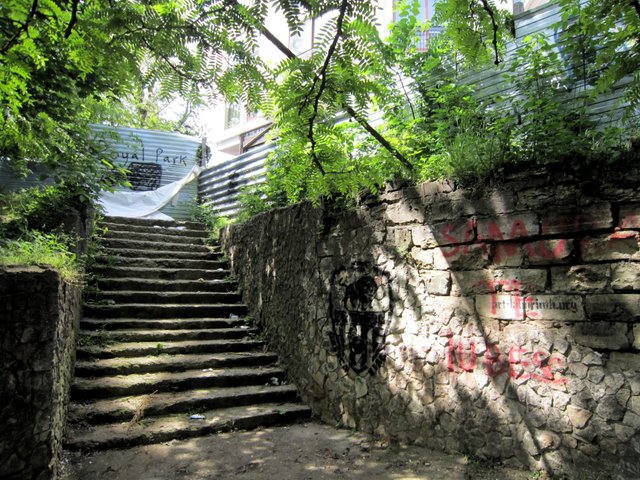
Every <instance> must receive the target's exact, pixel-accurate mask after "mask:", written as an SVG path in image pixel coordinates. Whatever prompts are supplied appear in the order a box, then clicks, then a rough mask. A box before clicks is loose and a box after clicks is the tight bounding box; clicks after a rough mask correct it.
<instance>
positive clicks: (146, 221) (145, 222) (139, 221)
mask: <svg viewBox="0 0 640 480" xmlns="http://www.w3.org/2000/svg"><path fill="white" fill-rule="evenodd" d="M102 222H106V223H112V224H120V225H140V226H145V227H153V226H156V225H157V226H160V227H167V228H175V227H185V228H189V229H192V230H202V229H203V227H202V224H200V223H198V222H189V221H185V222H183V221H176V220H155V219H150V218H129V217H115V216H113V217H111V216H110V217H104V218H103V219H102V220H101V221H100V222H99V223H98V224H100V223H102Z"/></svg>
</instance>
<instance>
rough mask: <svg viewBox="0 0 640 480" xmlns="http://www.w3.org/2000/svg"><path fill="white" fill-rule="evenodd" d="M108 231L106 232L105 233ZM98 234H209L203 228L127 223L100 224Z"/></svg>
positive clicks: (186, 235)
mask: <svg viewBox="0 0 640 480" xmlns="http://www.w3.org/2000/svg"><path fill="white" fill-rule="evenodd" d="M105 229H106V232H105ZM98 232H99V233H100V232H105V234H106V235H109V234H110V233H112V232H133V233H162V234H166V235H176V236H184V237H199V238H208V237H209V234H208V233H207V232H206V231H205V230H204V229H203V228H202V227H200V228H187V227H185V226H184V225H179V226H163V225H133V224H127V223H115V222H99V223H98Z"/></svg>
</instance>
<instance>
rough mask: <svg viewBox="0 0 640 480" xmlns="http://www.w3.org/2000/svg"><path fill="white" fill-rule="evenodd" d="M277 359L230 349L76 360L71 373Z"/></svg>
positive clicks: (242, 363)
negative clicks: (220, 351)
mask: <svg viewBox="0 0 640 480" xmlns="http://www.w3.org/2000/svg"><path fill="white" fill-rule="evenodd" d="M277 358H278V357H277V356H276V355H275V354H274V353H264V352H243V353H233V352H231V353H215V354H193V355H182V354H175V355H151V356H147V357H129V358H127V357H124V358H105V359H100V360H78V361H77V362H76V368H75V374H76V375H77V376H79V377H97V376H104V375H131V374H133V373H153V372H182V371H185V370H195V369H205V368H229V367H256V366H263V367H266V366H269V365H272V364H273V363H275V362H276V360H277Z"/></svg>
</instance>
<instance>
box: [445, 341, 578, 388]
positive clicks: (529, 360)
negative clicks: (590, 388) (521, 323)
mask: <svg viewBox="0 0 640 480" xmlns="http://www.w3.org/2000/svg"><path fill="white" fill-rule="evenodd" d="M446 362H447V369H448V370H449V371H450V372H456V373H459V372H460V371H464V372H473V371H475V370H476V368H477V366H478V355H477V354H476V345H475V343H474V342H472V341H463V340H458V342H457V345H456V342H455V341H454V339H453V337H451V338H450V339H449V344H448V346H447V349H446ZM483 363H484V368H485V370H486V373H487V375H488V376H490V377H496V376H498V375H502V374H508V375H509V377H511V378H512V379H514V380H515V381H516V382H518V383H524V382H526V381H529V380H534V381H537V382H542V383H551V384H554V385H562V384H564V383H566V382H567V379H566V378H564V377H562V376H560V375H559V373H558V371H557V370H558V369H560V368H562V367H563V366H564V359H563V358H561V357H559V356H554V355H550V354H549V353H547V352H545V351H542V350H539V351H534V352H530V351H528V350H527V349H526V348H524V347H522V346H520V345H513V346H511V347H510V348H509V352H508V354H504V353H502V352H500V349H499V348H498V345H497V344H489V345H487V349H486V351H485V354H484V362H483Z"/></svg>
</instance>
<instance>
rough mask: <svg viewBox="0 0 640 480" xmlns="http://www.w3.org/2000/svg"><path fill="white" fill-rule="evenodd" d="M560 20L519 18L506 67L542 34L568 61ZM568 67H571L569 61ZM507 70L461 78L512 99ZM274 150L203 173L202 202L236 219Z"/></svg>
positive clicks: (608, 116)
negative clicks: (245, 189)
mask: <svg viewBox="0 0 640 480" xmlns="http://www.w3.org/2000/svg"><path fill="white" fill-rule="evenodd" d="M560 19H561V12H560V6H559V5H558V4H557V3H555V2H553V3H549V4H546V5H543V6H541V7H538V8H535V9H533V10H530V11H526V12H524V13H522V14H519V15H516V17H515V25H516V38H515V41H514V42H513V43H512V44H511V46H510V48H509V49H508V51H507V53H506V64H507V65H508V62H509V60H510V59H512V58H513V57H514V54H515V52H516V51H517V49H518V48H519V46H521V45H522V44H523V42H524V39H525V37H526V36H529V35H534V34H542V35H544V36H545V37H546V38H547V41H548V42H549V43H552V44H555V45H556V48H557V50H558V53H559V54H560V55H561V56H562V58H564V59H565V60H569V53H568V52H566V50H565V49H564V46H563V44H564V43H565V42H566V40H565V38H564V35H563V32H562V31H558V29H557V27H556V25H557V24H558V22H559V21H560ZM567 64H569V65H570V64H571V62H570V61H567ZM505 68H506V67H504V66H503V67H502V68H500V69H499V68H489V69H486V70H483V71H480V72H469V73H466V74H464V75H463V76H462V79H463V81H464V82H466V83H469V84H470V83H474V84H475V85H476V97H477V98H478V100H479V101H482V100H487V99H489V98H492V97H494V96H496V95H500V96H502V97H503V98H506V99H509V98H513V97H514V96H515V92H514V91H513V89H512V86H511V85H510V84H509V83H508V82H506V81H505V78H504V76H505V71H506V70H505ZM567 68H568V70H567V72H566V73H567V77H568V78H570V79H571V82H572V83H571V85H565V86H566V87H567V88H568V89H569V90H571V91H572V92H574V93H576V94H577V92H579V91H580V90H584V89H585V88H590V87H589V86H588V85H585V82H584V81H582V80H581V79H579V75H578V74H577V72H572V71H571V67H570V66H569V67H567ZM625 86H626V83H625V82H621V83H620V84H619V85H617V87H616V89H615V90H614V91H613V92H611V93H610V94H607V95H602V96H601V97H599V98H598V99H597V100H595V101H593V102H591V104H590V105H588V108H589V111H590V114H591V115H592V116H593V117H594V118H595V119H597V121H598V122H600V123H603V124H606V123H609V122H612V121H615V120H618V119H619V118H620V117H621V115H622V110H623V108H624V107H625V103H624V101H623V98H622V96H623V89H624V87H625ZM270 151H271V148H269V147H266V148H261V149H259V150H255V151H252V152H248V153H246V154H243V155H239V156H238V157H236V158H234V159H231V160H228V161H225V162H223V163H220V164H217V165H215V166H213V167H211V168H209V169H207V170H206V171H205V172H203V173H202V174H201V177H200V188H199V195H200V198H201V200H202V201H203V202H204V203H206V204H209V205H211V206H212V208H213V209H214V210H215V211H217V212H218V214H219V215H221V216H227V217H233V216H234V215H235V214H236V213H237V211H238V201H237V198H238V193H239V190H240V187H242V186H245V185H251V184H256V183H260V182H263V181H264V178H265V167H264V163H265V160H266V157H267V155H268V154H269V152H270Z"/></svg>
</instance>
